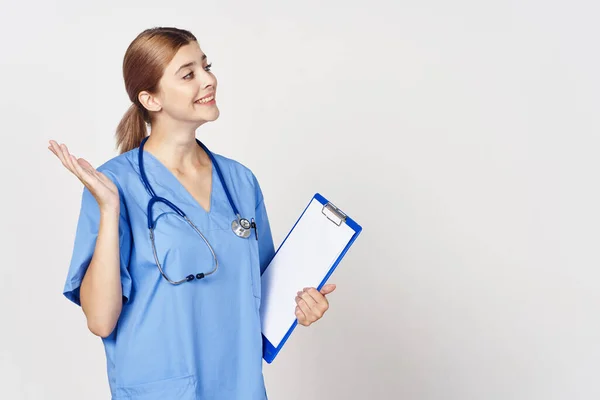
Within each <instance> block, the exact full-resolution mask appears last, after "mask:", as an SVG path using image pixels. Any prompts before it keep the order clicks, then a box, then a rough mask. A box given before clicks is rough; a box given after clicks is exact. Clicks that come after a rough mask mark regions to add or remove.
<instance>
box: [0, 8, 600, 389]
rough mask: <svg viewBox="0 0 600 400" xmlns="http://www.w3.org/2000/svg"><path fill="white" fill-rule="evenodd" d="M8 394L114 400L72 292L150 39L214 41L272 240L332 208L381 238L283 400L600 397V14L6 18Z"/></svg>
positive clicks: (146, 13)
mask: <svg viewBox="0 0 600 400" xmlns="http://www.w3.org/2000/svg"><path fill="white" fill-rule="evenodd" d="M1 10H2V11H1V12H0V40H1V43H0V54H1V59H0V60H1V66H0V68H1V69H0V88H1V95H0V106H1V107H0V113H1V120H0V122H1V124H2V125H1V128H2V129H1V140H2V145H1V157H0V173H1V189H0V191H1V195H0V201H1V205H0V206H1V209H2V211H3V217H2V223H1V224H0V235H1V241H0V246H1V253H0V254H1V256H2V261H1V263H0V274H1V275H0V277H1V279H0V304H1V305H2V319H1V329H0V398H2V399H11V400H17V399H19V400H20V399H35V400H38V399H57V400H58V399H60V400H67V399H87V400H96V399H107V398H109V395H110V393H109V388H108V381H107V377H106V364H105V355H104V351H103V347H102V342H101V340H100V338H98V337H96V336H94V335H93V334H91V333H90V332H89V331H88V330H87V327H86V323H85V318H84V315H83V313H82V312H81V309H80V308H79V307H77V306H75V305H74V304H72V303H70V302H69V301H68V300H66V299H65V298H64V297H63V295H62V288H63V285H64V280H65V277H66V273H67V269H68V265H69V261H70V257H71V252H72V246H73V239H74V234H75V228H76V222H77V217H78V212H79V206H80V196H81V190H82V185H81V183H80V182H79V181H78V180H77V179H76V178H75V177H74V176H73V175H71V174H70V173H69V172H68V171H67V170H66V169H65V168H64V167H63V166H62V164H61V163H60V162H59V160H58V159H57V158H56V157H55V156H54V155H53V154H52V153H51V152H50V151H49V150H48V149H47V144H48V140H49V139H54V140H57V141H59V142H61V143H66V144H67V145H68V146H69V148H70V150H71V151H72V152H73V153H74V154H75V155H76V156H79V157H84V158H86V159H87V160H89V161H90V162H91V163H92V164H93V165H95V166H98V165H100V164H102V163H103V162H105V161H106V160H108V159H110V158H112V157H114V156H115V155H117V152H116V150H115V141H114V136H113V135H114V131H115V128H116V126H117V124H118V122H119V120H120V118H121V116H122V115H123V113H124V112H125V110H126V109H127V107H128V106H129V105H130V101H129V99H128V98H127V96H126V93H125V89H124V84H123V77H122V69H121V68H122V60H123V56H124V54H125V50H126V48H127V46H128V45H129V43H130V42H131V41H132V40H133V39H134V38H135V36H136V35H137V34H138V33H140V32H141V31H142V30H144V29H146V28H150V27H154V26H176V27H180V28H184V29H189V30H191V31H192V32H193V33H194V34H195V35H196V36H197V37H198V39H199V43H200V46H201V48H202V50H203V51H205V52H206V54H207V55H208V57H209V61H210V62H213V72H214V73H215V74H216V76H217V79H218V81H219V87H218V104H219V108H220V110H221V115H220V118H219V119H218V120H217V121H215V122H213V123H209V124H206V125H204V126H202V127H201V128H200V129H198V132H197V135H198V137H199V138H201V140H203V141H204V142H205V143H206V144H207V146H208V147H209V148H211V149H212V150H214V151H215V152H217V153H220V154H223V155H226V156H228V157H231V158H233V159H236V160H238V161H240V162H241V163H243V164H244V165H246V166H247V167H249V168H250V169H251V170H252V171H253V172H254V173H255V174H256V176H257V177H258V179H259V182H260V183H261V186H262V188H263V191H264V195H265V199H266V204H267V210H268V214H269V217H270V221H271V227H272V230H273V237H274V240H275V245H276V246H279V244H280V243H281V241H282V240H283V238H284V237H285V235H286V234H287V232H288V231H289V229H290V228H291V226H292V224H293V223H294V222H295V221H296V219H297V217H298V215H299V213H300V212H301V211H302V210H303V208H304V207H305V206H306V204H307V202H308V201H309V199H310V198H311V197H312V196H313V194H314V193H315V192H320V193H322V194H323V195H325V196H326V197H328V198H329V199H330V200H331V201H332V202H333V203H334V204H336V205H337V206H338V207H340V208H341V209H342V210H343V211H345V212H346V213H348V214H349V215H350V216H352V217H353V218H354V219H355V220H356V221H357V222H358V223H360V224H361V225H362V226H363V228H364V230H363V233H362V234H361V236H359V238H358V240H357V241H356V242H355V244H354V246H353V247H352V248H351V249H350V251H349V252H348V254H347V255H346V257H345V258H344V260H343V261H342V263H341V264H340V265H339V267H338V269H337V270H336V272H335V273H334V274H333V276H332V277H331V279H330V282H333V283H336V284H337V285H338V288H337V290H336V291H335V292H334V293H332V294H331V295H330V296H329V299H330V304H331V307H330V309H329V311H328V312H327V314H326V315H325V317H324V318H323V319H322V320H321V321H319V322H317V323H316V324H314V325H313V326H311V327H309V328H305V327H298V328H297V329H296V330H295V332H294V334H293V335H292V337H291V338H290V340H289V341H288V342H287V344H286V346H285V347H284V349H283V350H282V352H281V353H280V354H279V356H278V358H277V359H276V360H275V362H274V363H273V364H271V365H269V364H266V363H265V364H264V374H265V379H266V384H267V391H268V394H269V398H270V400H296V399H298V400H300V399H302V400H305V399H317V398H318V399H357V400H359V399H361V400H362V399H373V400H378V399H407V400H434V399H435V400H437V399H444V400H449V399H452V400H468V399H486V400H505V399H511V400H513V399H514V400H534V399H535V400H538V399H539V400H552V399H569V400H574V399H598V398H600V380H598V371H599V369H600V345H599V339H600V322H599V318H600V317H599V312H598V308H599V306H600V290H598V288H599V279H600V270H599V266H600V265H599V261H600V256H599V249H600V246H599V242H600V213H599V211H598V206H599V204H600V190H599V186H598V184H599V182H600V180H599V173H598V172H599V171H600V168H599V167H600V165H599V164H600V162H599V160H598V151H599V145H600V139H599V136H598V135H599V128H600V123H599V121H600V119H599V113H598V109H599V106H600V101H599V90H600V78H599V77H598V71H599V70H600V55H599V54H600V53H599V51H598V38H599V37H600V28H599V25H598V24H597V20H598V15H599V12H600V6H598V3H597V2H594V1H592V0H589V1H581V0H573V1H569V2H567V1H566V0H563V1H541V0H522V1H499V0H495V1H474V0H458V1H452V2H445V1H440V0H437V1H436V0H424V1H419V2H406V1H378V0H375V1H368V2H358V1H340V0H338V1H327V0H325V1H323V0H322V1H314V0H313V1H302V2H280V1H259V2H244V1H241V0H238V1H233V0H221V1H218V2H201V1H194V2H190V1H179V2H174V3H168V2H165V1H127V2H116V1H104V2H76V1H39V0H38V1H34V2H23V3H17V2H8V1H3V4H2V7H1Z"/></svg>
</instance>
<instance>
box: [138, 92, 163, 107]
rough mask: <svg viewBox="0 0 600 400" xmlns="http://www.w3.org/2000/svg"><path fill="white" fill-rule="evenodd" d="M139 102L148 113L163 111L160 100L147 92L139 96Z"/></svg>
mask: <svg viewBox="0 0 600 400" xmlns="http://www.w3.org/2000/svg"><path fill="white" fill-rule="evenodd" d="M138 100H139V101H140V103H142V105H143V106H144V107H145V108H146V109H147V110H148V111H160V110H161V109H162V106H161V104H160V102H159V100H158V99H157V98H156V97H154V96H152V95H151V94H150V93H148V92H147V91H145V90H142V91H141V92H140V93H139V94H138Z"/></svg>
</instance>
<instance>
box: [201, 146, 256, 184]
mask: <svg viewBox="0 0 600 400" xmlns="http://www.w3.org/2000/svg"><path fill="white" fill-rule="evenodd" d="M212 154H213V156H214V157H215V160H216V161H217V162H218V163H219V167H220V168H221V169H222V170H226V171H228V172H229V173H230V174H234V175H235V177H236V178H238V179H242V180H244V179H245V180H247V181H248V183H250V184H252V185H253V186H254V185H256V184H258V180H257V179H256V175H254V172H252V170H251V169H250V168H249V167H247V166H246V165H244V164H242V163H241V162H240V161H237V160H234V159H232V158H229V157H227V156H224V155H222V154H218V153H214V152H212Z"/></svg>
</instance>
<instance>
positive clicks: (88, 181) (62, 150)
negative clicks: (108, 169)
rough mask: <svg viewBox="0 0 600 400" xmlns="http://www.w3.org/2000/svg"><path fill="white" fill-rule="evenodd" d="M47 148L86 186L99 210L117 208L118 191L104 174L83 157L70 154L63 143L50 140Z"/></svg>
mask: <svg viewBox="0 0 600 400" xmlns="http://www.w3.org/2000/svg"><path fill="white" fill-rule="evenodd" d="M48 149H49V150H50V151H52V152H53V153H54V154H55V155H56V156H57V157H58V158H59V159H60V161H61V162H62V163H63V165H64V166H65V167H66V168H67V169H68V170H69V171H71V172H72V173H73V175H75V176H76V177H77V178H78V179H79V180H80V181H81V183H83V184H84V185H85V187H87V188H88V190H89V191H90V192H91V193H92V195H93V196H94V198H95V199H96V201H97V202H98V206H99V207H100V209H101V210H102V209H107V210H108V209H110V210H115V209H117V210H118V209H119V191H118V189H117V187H116V185H115V184H114V183H113V181H111V180H110V179H109V178H108V177H107V176H106V175H104V174H103V173H102V172H98V171H97V170H96V169H95V168H94V167H92V165H91V164H90V163H89V162H87V161H86V160H84V159H83V158H77V157H75V156H74V155H72V154H70V153H69V149H68V148H67V146H66V145H65V144H61V145H59V144H58V143H57V142H56V141H54V140H50V146H48Z"/></svg>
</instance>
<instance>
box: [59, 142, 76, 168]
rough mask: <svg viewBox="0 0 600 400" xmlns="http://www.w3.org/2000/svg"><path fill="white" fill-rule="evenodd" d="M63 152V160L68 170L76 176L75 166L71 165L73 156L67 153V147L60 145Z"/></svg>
mask: <svg viewBox="0 0 600 400" xmlns="http://www.w3.org/2000/svg"><path fill="white" fill-rule="evenodd" d="M62 148H63V151H64V153H65V160H66V161H67V165H68V166H69V169H70V170H71V171H72V172H73V173H74V174H75V175H77V172H76V170H75V165H73V156H72V155H71V153H69V148H68V147H67V145H66V144H63V145H62Z"/></svg>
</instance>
